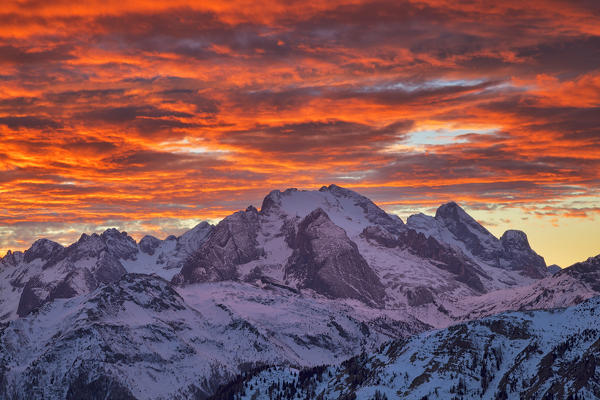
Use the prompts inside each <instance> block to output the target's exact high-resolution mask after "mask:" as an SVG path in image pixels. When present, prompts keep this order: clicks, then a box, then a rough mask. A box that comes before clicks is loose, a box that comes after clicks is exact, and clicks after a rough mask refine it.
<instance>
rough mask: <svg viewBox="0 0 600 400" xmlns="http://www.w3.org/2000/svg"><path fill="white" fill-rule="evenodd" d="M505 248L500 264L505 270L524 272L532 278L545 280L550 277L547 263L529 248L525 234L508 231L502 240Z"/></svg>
mask: <svg viewBox="0 0 600 400" xmlns="http://www.w3.org/2000/svg"><path fill="white" fill-rule="evenodd" d="M500 243H502V247H503V248H504V253H503V254H502V256H501V260H500V262H501V263H502V264H503V265H504V266H505V268H506V267H507V268H510V269H512V270H519V271H523V273H524V274H525V275H527V276H530V277H532V278H543V277H545V276H547V275H548V272H547V270H546V262H545V261H544V258H543V257H541V256H539V255H538V254H537V253H536V252H535V251H533V250H532V249H531V247H530V246H529V241H528V240H527V235H526V234H525V232H522V231H517V230H508V231H506V232H504V234H503V235H502V237H501V238H500Z"/></svg>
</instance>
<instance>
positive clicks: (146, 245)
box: [139, 235, 161, 256]
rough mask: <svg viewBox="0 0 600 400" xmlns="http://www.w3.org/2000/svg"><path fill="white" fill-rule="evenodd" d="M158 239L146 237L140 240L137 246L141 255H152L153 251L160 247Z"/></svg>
mask: <svg viewBox="0 0 600 400" xmlns="http://www.w3.org/2000/svg"><path fill="white" fill-rule="evenodd" d="M160 243H161V241H160V239H158V238H155V237H154V236H151V235H146V236H144V237H143V238H142V240H140V243H139V246H140V250H141V251H142V253H146V254H148V255H151V256H152V255H154V251H155V250H156V248H157V247H158V246H160Z"/></svg>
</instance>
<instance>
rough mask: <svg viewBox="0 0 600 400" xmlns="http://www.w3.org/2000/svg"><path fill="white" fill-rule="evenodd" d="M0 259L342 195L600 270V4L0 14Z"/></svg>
mask: <svg viewBox="0 0 600 400" xmlns="http://www.w3.org/2000/svg"><path fill="white" fill-rule="evenodd" d="M0 144H1V146H0V253H2V254H3V253H4V252H5V251H7V250H8V249H13V250H19V249H21V250H22V249H25V248H27V247H29V245H30V243H31V242H33V241H34V240H35V239H37V238H40V237H48V238H50V239H53V240H56V241H58V242H61V243H63V244H68V243H70V242H72V241H74V240H76V239H77V238H78V237H79V235H80V234H81V232H88V233H89V232H95V231H101V230H104V229H106V228H108V227H117V228H119V229H122V230H126V231H127V232H129V233H130V234H132V235H133V236H134V237H135V238H137V239H139V238H140V237H141V236H142V235H143V234H145V233H150V234H154V235H156V236H158V237H165V236H167V235H168V234H178V233H181V232H183V231H184V230H185V229H187V228H189V227H191V226H193V225H195V224H196V223H198V222H199V221H200V220H209V221H213V222H215V221H218V220H219V219H220V218H223V217H224V216H226V215H228V214H230V213H231V212H232V211H235V210H238V209H241V208H245V207H246V206H247V205H249V204H254V205H256V206H259V205H260V203H261V201H262V198H263V197H264V196H265V195H266V194H267V193H268V192H269V191H271V190H273V189H282V190H283V189H285V188H288V187H297V188H307V189H318V188H319V187H320V186H322V185H328V184H331V183H335V184H338V185H340V186H344V187H347V188H350V189H353V190H356V191H358V192H359V193H361V194H364V195H366V196H368V197H370V198H371V199H372V200H374V201H375V202H376V203H377V204H379V205H380V206H381V207H383V208H384V209H386V210H387V211H389V212H393V213H397V214H398V215H400V216H401V217H402V218H403V219H405V218H406V217H407V216H408V215H410V214H412V213H414V212H426V213H433V212H435V209H436V208H437V206H439V205H440V204H442V203H444V202H447V201H450V200H454V201H456V202H458V203H459V204H461V205H462V206H463V207H464V208H465V209H466V210H467V211H468V212H469V213H471V214H472V215H473V216H474V217H475V218H477V219H478V220H479V221H481V222H482V223H483V224H484V225H485V226H486V227H487V228H488V229H489V230H490V231H492V233H494V234H496V235H498V236H499V235H501V234H502V232H503V231H504V230H506V229H509V228H516V229H522V230H524V231H525V232H526V233H527V234H528V236H529V240H530V243H531V244H532V246H533V248H534V249H535V250H536V251H537V252H539V253H540V254H541V255H542V256H544V257H545V258H546V261H547V263H548V264H552V263H557V264H559V265H561V266H563V267H565V266H568V265H570V264H572V263H574V262H576V261H580V260H584V259H586V258H587V257H589V256H593V255H596V254H598V253H600V239H599V237H600V228H599V226H600V225H599V222H600V200H599V199H600V197H599V196H600V150H599V149H600V147H599V146H600V3H599V2H597V1H595V0H587V1H586V0H582V1H576V2H575V1H567V0H561V1H551V0H547V1H535V0H533V1H522V0H519V1H514V0H505V1H501V2H479V1H461V2H457V1H453V0H452V1H450V0H448V1H445V0H423V1H404V0H394V1H369V0H350V1H338V0H331V1H326V2H306V1H294V0H288V1H283V2H277V1H266V0H257V1H240V0H231V1H228V2H215V3H214V4H210V2H190V1H180V0H173V1H168V2H165V1H160V2H153V1H132V0H118V1H115V0H101V1H100V0H98V1H94V0H90V1H85V2H73V1H70V0H69V1H67V0H54V1H51V2H48V1H42V0H26V1H11V0H8V1H6V0H5V1H3V3H2V7H1V9H0Z"/></svg>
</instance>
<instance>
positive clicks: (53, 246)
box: [23, 239, 64, 262]
mask: <svg viewBox="0 0 600 400" xmlns="http://www.w3.org/2000/svg"><path fill="white" fill-rule="evenodd" d="M63 249H64V247H63V246H61V245H60V244H58V243H56V242H53V241H52V240H48V239H39V240H36V241H35V242H34V243H33V244H32V245H31V247H30V248H29V249H27V250H26V251H25V253H24V254H23V260H24V261H25V262H31V261H33V260H35V259H37V258H39V259H41V260H48V259H50V258H51V257H52V256H53V255H55V254H57V253H60V252H61V251H62V250H63Z"/></svg>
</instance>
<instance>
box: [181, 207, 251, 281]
mask: <svg viewBox="0 0 600 400" xmlns="http://www.w3.org/2000/svg"><path fill="white" fill-rule="evenodd" d="M258 230H259V222H258V210H256V208H254V207H252V206H250V207H248V209H246V211H239V212H236V213H235V214H233V215H231V216H229V217H227V218H225V219H223V220H222V221H221V222H219V224H218V225H217V226H216V227H215V228H214V230H212V232H211V233H210V235H209V237H208V239H207V240H206V242H204V243H203V244H202V246H201V247H200V249H199V250H198V251H197V252H196V253H195V254H193V255H191V256H190V257H189V258H188V260H187V261H186V262H185V264H184V265H183V268H182V269H181V272H180V273H179V274H177V275H176V276H175V277H174V278H173V282H176V283H180V284H181V283H196V282H209V281H211V282H214V281H223V280H230V279H236V278H237V271H236V266H237V265H240V264H244V263H247V262H249V261H252V260H256V259H258V258H259V257H260V256H261V255H262V254H263V250H262V249H261V248H259V247H258V243H257V241H256V236H257V232H258Z"/></svg>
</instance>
